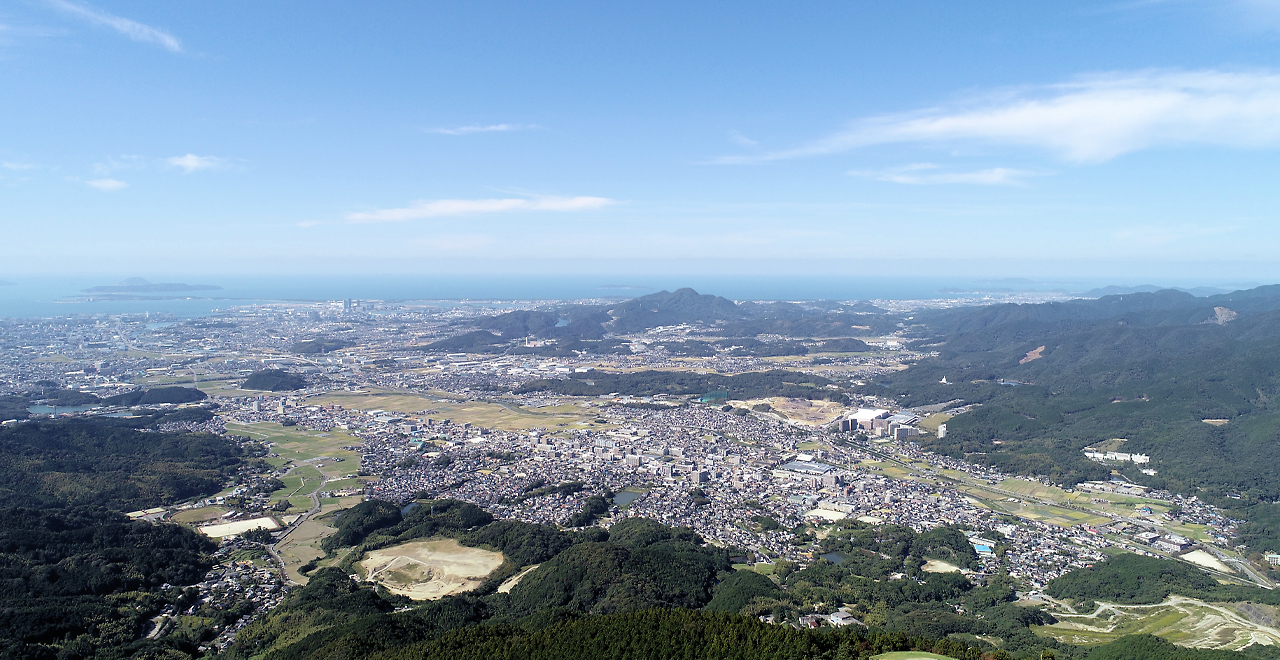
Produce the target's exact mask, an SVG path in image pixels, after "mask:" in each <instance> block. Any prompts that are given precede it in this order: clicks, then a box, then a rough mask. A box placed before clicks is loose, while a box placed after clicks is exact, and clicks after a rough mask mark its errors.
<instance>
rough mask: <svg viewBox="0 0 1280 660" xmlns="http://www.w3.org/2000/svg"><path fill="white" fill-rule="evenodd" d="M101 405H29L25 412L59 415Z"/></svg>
mask: <svg viewBox="0 0 1280 660" xmlns="http://www.w3.org/2000/svg"><path fill="white" fill-rule="evenodd" d="M101 407H102V406H57V407H54V406H31V407H30V408H27V412H29V413H33V414H36V415H52V414H54V413H58V414H59V415H61V414H62V413H73V412H84V411H86V410H93V409H94V408H101Z"/></svg>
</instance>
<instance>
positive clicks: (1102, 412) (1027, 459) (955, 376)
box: [863, 286, 1280, 547]
mask: <svg viewBox="0 0 1280 660" xmlns="http://www.w3.org/2000/svg"><path fill="white" fill-rule="evenodd" d="M915 321H916V322H917V323H918V324H917V325H915V326H913V327H912V328H910V332H911V334H912V336H913V337H914V338H915V340H916V343H915V346H917V347H918V348H920V349H921V350H933V351H937V352H938V357H936V358H929V359H925V360H922V361H921V362H920V363H919V364H918V365H916V366H914V367H912V368H911V369H908V370H906V371H903V372H899V373H896V374H891V375H886V376H883V377H879V378H877V379H875V381H874V382H872V383H871V384H869V385H868V386H867V387H865V388H864V389H863V392H864V393H867V394H873V393H874V394H880V395H885V394H888V395H889V396H891V397H893V398H894V399H896V400H897V401H898V402H900V403H901V404H903V405H908V406H912V405H921V404H928V403H938V402H942V401H954V400H956V399H961V400H963V401H964V402H965V403H981V404H982V406H981V407H978V408H975V409H973V410H972V411H971V412H968V413H965V414H963V415H960V416H958V417H956V418H954V419H953V420H951V421H950V422H948V425H947V426H948V435H947V437H946V438H945V439H944V440H937V439H935V438H932V437H929V438H925V440H924V444H925V445H926V446H927V447H928V448H930V449H934V450H937V451H940V452H943V453H947V454H951V455H954V456H964V457H967V458H969V459H970V460H974V461H978V462H985V463H989V464H993V465H996V466H999V467H1001V468H1003V469H1006V470H1009V471H1015V472H1021V473H1025V474H1043V475H1049V476H1050V477H1052V478H1054V479H1055V480H1058V481H1065V482H1072V481H1077V480H1081V479H1091V478H1106V477H1107V475H1108V473H1109V470H1108V468H1106V467H1104V466H1101V465H1099V464H1096V463H1093V462H1091V461H1088V460H1086V459H1085V458H1084V456H1083V455H1082V453H1081V450H1082V449H1083V448H1085V447H1087V446H1089V445H1092V444H1094V443H1097V442H1099V441H1103V440H1107V439H1110V438H1125V439H1127V440H1128V442H1127V443H1126V444H1125V451H1128V452H1136V453H1144V454H1149V455H1150V456H1151V460H1152V464H1151V465H1150V466H1144V467H1150V468H1154V469H1155V470H1157V472H1158V474H1157V475H1155V476H1151V475H1144V474H1142V473H1140V472H1138V470H1137V468H1136V466H1134V465H1133V464H1129V465H1128V466H1127V467H1126V468H1125V469H1124V472H1125V474H1126V476H1128V477H1130V478H1131V479H1133V480H1135V481H1139V482H1142V483H1146V484H1148V485H1151V486H1155V487H1161V488H1168V489H1170V490H1172V491H1173V492H1177V493H1184V494H1188V495H1190V494H1198V495H1200V496H1202V497H1208V498H1210V499H1211V500H1213V501H1214V502H1216V503H1218V504H1223V505H1236V506H1246V507H1248V506H1256V507H1259V508H1258V509H1255V510H1252V512H1251V514H1250V517H1251V518H1252V519H1253V520H1264V519H1271V518H1277V517H1278V516H1276V515H1275V512H1273V511H1271V510H1270V509H1271V508H1274V507H1276V506H1277V505H1273V504H1267V503H1270V502H1274V501H1276V500H1280V469H1278V468H1277V467H1276V466H1277V465H1280V443H1277V442H1275V440H1274V439H1275V437H1277V435H1278V434H1280V407H1278V404H1277V400H1276V398H1277V396H1280V287H1278V286H1268V287H1260V288H1258V289H1252V290H1249V291H1237V292H1234V293H1229V294H1223V295H1218V296H1210V297H1207V298H1197V297H1194V296H1191V295H1190V294H1187V293H1182V292H1178V291H1158V292H1154V293H1137V294H1127V295H1117V296H1107V297H1104V298H1101V299H1098V300H1080V301H1072V302H1067V303H1050V304H1043V305H997V306H991V307H984V308H977V309H960V310H947V311H945V312H936V313H932V314H921V315H919V316H918V317H917V318H916V319H915ZM944 378H945V379H946V382H945V383H943V382H941V381H942V380H943V379H944ZM1204 420H1213V421H1212V423H1206V422H1205V421H1204ZM996 440H999V441H1000V443H1001V444H995V442H994V441H996ZM1237 497H1238V498H1239V499H1232V498H1237ZM1278 531H1280V530H1262V529H1258V528H1257V527H1256V526H1255V527H1253V528H1251V529H1250V530H1248V533H1249V535H1250V536H1248V537H1247V538H1246V540H1247V541H1265V542H1266V543H1268V544H1276V543H1280V533H1278ZM1278 547H1280V546H1278Z"/></svg>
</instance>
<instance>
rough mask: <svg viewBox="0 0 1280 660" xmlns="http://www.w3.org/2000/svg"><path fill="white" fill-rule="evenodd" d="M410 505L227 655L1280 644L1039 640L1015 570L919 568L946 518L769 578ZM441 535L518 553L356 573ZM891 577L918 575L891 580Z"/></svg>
mask: <svg viewBox="0 0 1280 660" xmlns="http://www.w3.org/2000/svg"><path fill="white" fill-rule="evenodd" d="M401 511H402V510H401V509H400V508H399V507H398V506H395V505H392V504H391V503H388V502H379V501H376V500H375V501H370V502H364V503H362V504H360V505H357V506H356V507H353V508H352V509H349V510H347V511H346V512H344V513H343V514H342V515H341V516H340V517H339V519H338V520H339V522H338V525H339V532H338V534H337V535H335V536H334V537H330V538H335V537H339V536H340V539H341V540H340V541H338V542H336V543H333V544H328V545H327V546H326V548H325V550H326V551H327V552H328V553H329V557H330V559H329V561H330V562H332V563H333V565H332V566H329V567H325V568H319V569H313V570H312V571H309V577H310V581H309V582H308V583H307V584H306V586H305V587H301V588H298V589H295V590H293V591H292V592H290V594H289V597H288V598H287V599H286V600H285V601H284V603H282V604H281V605H280V606H279V607H278V608H276V609H275V610H273V611H272V612H271V613H270V614H269V615H267V616H265V617H262V618H259V619H257V620H256V621H254V622H253V623H251V624H249V625H248V626H246V627H245V628H243V629H242V630H241V631H240V632H239V633H238V634H237V637H236V641H235V643H234V644H233V645H232V646H231V647H229V648H228V649H226V650H225V651H224V652H223V653H222V654H221V655H220V657H221V658H224V659H225V660H248V659H250V658H253V659H262V660H304V659H305V660H338V659H342V660H363V659H369V660H373V659H378V660H394V659H400V658H405V659H408V658H441V659H447V660H465V659H467V658H485V659H488V658H512V659H514V658H521V659H524V658H545V659H547V660H552V659H560V658H565V659H569V658H619V659H621V658H696V659H705V660H732V659H737V658H742V659H746V658H752V659H754V658H796V659H800V658H805V659H818V660H853V659H864V658H870V657H872V656H875V655H878V654H881V653H886V652H894V651H921V652H928V653H935V654H942V655H945V656H949V657H952V658H957V659H958V660H1011V659H1013V658H1018V659H1021V660H1033V659H1037V658H1044V657H1048V654H1052V655H1053V657H1055V658H1058V659H1059V660H1073V659H1075V660H1088V658H1092V657H1094V654H1104V656H1103V657H1106V658H1121V657H1124V658H1127V659H1128V660H1175V659H1176V660H1232V659H1236V660H1249V659H1250V658H1252V659H1254V660H1277V658H1280V654H1278V653H1276V651H1275V649H1272V648H1270V647H1258V648H1253V649H1250V650H1249V652H1248V653H1232V652H1223V651H1199V650H1195V649H1187V648H1182V647H1175V646H1172V645H1169V644H1167V643H1164V642H1161V641H1160V640H1152V639H1146V638H1122V639H1120V640H1118V641H1117V642H1114V643H1113V644H1110V645H1107V646H1103V647H1099V648H1096V649H1086V648H1082V647H1076V646H1071V645H1068V644H1064V643H1061V642H1058V641H1056V640H1054V639H1052V638H1046V637H1040V636H1037V635H1036V634H1034V632H1033V631H1032V626H1035V625H1040V624H1045V623H1052V622H1053V618H1052V617H1051V616H1049V615H1048V614H1047V613H1045V612H1044V611H1042V610H1041V609H1039V608H1035V607H1022V606H1019V605H1016V604H1015V603H1014V601H1015V598H1016V596H1015V594H1014V590H1013V587H1014V585H1013V582H1012V581H1011V580H1010V579H1009V577H1008V576H1007V575H994V576H990V577H988V578H987V579H986V581H985V584H982V585H975V584H973V583H971V582H969V580H968V578H966V577H965V576H964V575H961V574H960V573H926V572H924V571H922V566H923V565H924V563H925V560H926V559H927V558H945V559H946V560H947V561H951V562H956V563H957V564H960V565H966V564H970V563H972V562H973V561H974V551H973V548H972V546H971V544H970V543H969V542H968V539H967V537H966V536H965V535H964V533H963V532H961V531H960V530H958V529H954V528H949V527H940V528H936V529H933V530H929V531H928V532H925V533H917V532H915V531H913V530H911V529H909V528H905V527H898V526H896V525H888V524H878V525H870V524H866V523H862V522H858V521H852V520H849V521H842V522H841V523H838V524H837V528H836V529H834V530H832V533H831V534H830V535H829V536H827V537H826V538H824V539H823V540H822V541H821V549H822V552H824V553H828V554H831V553H838V554H843V555H846V556H847V559H843V560H841V563H839V564H835V563H832V562H830V561H827V560H825V559H818V560H815V561H814V562H813V563H811V564H810V565H809V566H807V567H805V568H803V569H799V567H798V566H796V565H795V564H792V563H790V562H785V561H781V562H778V563H777V564H775V565H774V571H773V574H772V576H771V577H766V576H765V575H762V574H760V573H756V572H754V571H751V570H733V568H732V567H731V566H730V564H729V563H728V562H729V557H730V556H732V554H734V552H735V551H733V550H731V549H726V548H717V547H714V546H711V545H709V544H705V543H704V542H703V539H701V538H699V537H698V535H697V534H695V533H694V532H693V531H692V530H689V529H682V528H672V527H667V526H664V525H661V524H659V523H657V522H655V521H652V520H646V519H640V518H628V519H625V520H623V521H620V522H618V523H617V524H615V525H613V526H612V527H610V528H609V529H608V530H607V531H606V530H603V529H599V528H588V529H586V530H581V531H564V530H559V529H556V528H555V527H553V526H548V525H535V524H529V523H524V522H517V521H512V520H493V518H492V516H490V515H489V514H488V513H486V512H484V511H483V510H481V509H479V508H477V507H476V506H474V505H472V504H467V503H464V502H458V501H454V500H432V501H421V502H418V503H417V505H416V506H413V507H411V508H409V509H407V511H406V512H404V513H402V512H401ZM439 536H445V537H450V538H455V539H457V540H458V541H459V542H460V543H462V544H463V545H468V546H477V547H482V548H486V549H489V550H492V551H499V552H501V553H502V555H503V557H504V560H505V561H504V563H503V565H502V567H501V568H499V569H498V570H497V571H496V572H495V573H494V574H493V575H490V576H489V577H488V578H487V579H486V580H485V581H484V583H483V584H482V585H481V586H479V587H478V588H477V589H476V590H474V591H471V592H467V593H461V594H454V595H450V596H445V597H443V598H440V599H438V600H434V601H425V602H412V601H409V600H408V599H406V598H404V597H403V596H395V595H393V594H391V593H390V592H388V591H386V590H385V589H381V588H378V587H374V586H370V584H369V583H367V582H355V581H353V580H351V579H350V577H349V574H350V573H352V572H354V571H355V569H354V568H353V567H354V565H355V562H357V561H359V560H360V559H361V558H362V557H363V556H365V553H366V552H368V551H370V550H374V549H380V548H386V547H388V546H391V545H396V544H400V543H404V542H405V541H408V540H412V539H417V538H427V537H439ZM348 546H351V547H348ZM1139 559H1142V558H1139ZM1146 561H1149V562H1154V563H1156V564H1159V565H1162V566H1163V565H1169V564H1173V562H1167V561H1164V562H1159V561H1156V560H1146ZM535 564H537V567H536V568H534V569H533V570H531V571H529V572H528V573H527V574H525V575H524V577H523V578H522V579H521V580H520V582H519V583H518V584H517V585H515V586H514V587H513V588H511V589H510V592H509V593H500V592H498V591H497V589H498V585H500V584H502V583H503V582H504V581H505V580H506V579H507V578H509V577H510V576H512V575H516V574H518V573H520V572H521V571H522V570H523V567H527V566H533V565H535ZM1120 568H1122V569H1123V568H1124V566H1120ZM1139 568H1140V569H1142V570H1141V576H1142V578H1151V576H1153V575H1159V573H1160V567H1159V566H1157V567H1155V568H1150V567H1146V566H1145V565H1144V566H1141V567H1139ZM1179 568H1180V569H1181V572H1180V573H1178V574H1176V575H1174V576H1172V577H1171V578H1168V579H1163V580H1160V581H1159V584H1154V583H1153V584H1152V589H1150V590H1148V591H1150V592H1151V593H1157V592H1156V589H1158V588H1160V587H1165V586H1168V585H1173V586H1174V587H1184V586H1185V587H1188V588H1196V587H1204V586H1208V585H1209V584H1216V583H1215V582H1214V581H1213V580H1211V579H1210V580H1208V582H1205V581H1204V580H1205V578H1204V577H1203V574H1198V575H1200V577H1199V578H1198V579H1197V578H1196V577H1195V576H1194V575H1191V576H1188V575H1184V573H1185V572H1186V571H1193V572H1194V569H1188V568H1186V567H1185V566H1182V565H1179ZM1113 572H1114V571H1113ZM894 574H899V575H898V576H897V577H902V575H905V576H907V578H909V579H893V577H894ZM1151 579H1155V578H1151ZM1197 580H1198V581H1197ZM1166 583H1167V584H1166ZM1062 584H1063V587H1064V588H1065V589H1067V590H1071V589H1074V588H1086V589H1087V588H1090V587H1091V586H1099V585H1101V586H1100V588H1104V589H1111V590H1112V591H1114V590H1115V589H1122V588H1124V587H1125V585H1124V583H1123V581H1122V580H1117V579H1115V578H1114V576H1113V575H1112V574H1111V573H1108V572H1107V569H1106V568H1105V567H1100V568H1099V570H1098V571H1095V572H1091V573H1086V574H1083V575H1081V576H1078V577H1077V578H1074V579H1073V580H1064V581H1063V583H1062ZM1234 589H1236V590H1237V591H1238V593H1232V594H1230V596H1231V598H1232V599H1233V600H1253V601H1254V602H1275V601H1274V599H1270V598H1271V595H1270V592H1263V591H1262V590H1260V589H1247V588H1243V587H1236V588H1234ZM1215 593H1216V592H1215ZM1143 595H1144V596H1145V595H1148V594H1147V592H1143ZM1269 599H1270V600H1269ZM841 605H844V606H845V608H846V609H847V610H848V611H851V612H853V613H854V614H855V615H856V616H857V617H858V618H859V619H860V620H861V621H863V622H864V623H866V624H868V626H869V627H864V626H859V625H850V626H847V627H844V628H840V629H832V628H830V627H825V628H822V629H819V630H808V629H796V628H793V627H792V626H790V625H785V624H784V625H770V624H765V623H762V622H760V621H759V620H758V617H759V616H760V615H772V616H773V617H776V619H777V620H778V621H797V618H798V616H799V615H800V614H802V613H809V614H812V613H814V612H815V611H816V612H824V613H825V612H830V611H832V610H834V609H835V608H837V607H840V606H841ZM1046 652H1047V653H1046Z"/></svg>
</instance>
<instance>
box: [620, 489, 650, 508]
mask: <svg viewBox="0 0 1280 660" xmlns="http://www.w3.org/2000/svg"><path fill="white" fill-rule="evenodd" d="M643 495H644V492H643V491H635V490H624V491H622V492H619V493H614V495H613V505H614V506H616V507H618V508H620V509H625V508H627V507H628V506H630V505H631V503H632V502H634V501H636V500H638V499H640V497H641V496H643Z"/></svg>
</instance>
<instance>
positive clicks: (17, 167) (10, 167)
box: [0, 162, 36, 171]
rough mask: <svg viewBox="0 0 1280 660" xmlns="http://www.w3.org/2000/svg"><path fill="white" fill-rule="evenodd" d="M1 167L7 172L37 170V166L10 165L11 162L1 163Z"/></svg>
mask: <svg viewBox="0 0 1280 660" xmlns="http://www.w3.org/2000/svg"><path fill="white" fill-rule="evenodd" d="M0 167H3V168H4V169H6V170H15V171H16V170H34V169H35V168H36V166H35V165H32V164H31V163H9V162H6V163H0Z"/></svg>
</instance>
